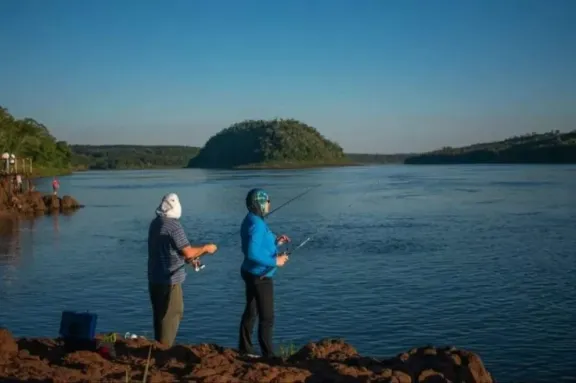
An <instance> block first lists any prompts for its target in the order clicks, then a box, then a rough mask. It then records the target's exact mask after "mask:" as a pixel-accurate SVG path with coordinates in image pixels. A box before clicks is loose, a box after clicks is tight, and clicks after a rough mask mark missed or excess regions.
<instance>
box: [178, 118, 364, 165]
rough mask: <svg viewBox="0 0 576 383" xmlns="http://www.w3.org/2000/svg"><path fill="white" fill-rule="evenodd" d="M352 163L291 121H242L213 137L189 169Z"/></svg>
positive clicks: (316, 134) (313, 131)
mask: <svg viewBox="0 0 576 383" xmlns="http://www.w3.org/2000/svg"><path fill="white" fill-rule="evenodd" d="M352 164H353V163H352V162H351V161H350V160H349V159H348V158H347V157H346V155H345V154H344V151H343V150H342V148H341V147H340V145H338V144H337V143H335V142H332V141H330V140H328V139H327V138H325V137H324V136H322V135H321V134H320V133H319V132H318V131H317V130H316V129H315V128H313V127H311V126H308V125H306V124H305V123H303V122H300V121H298V120H294V119H280V120H245V121H242V122H239V123H236V124H234V125H232V126H230V127H228V128H226V129H223V130H221V131H220V132H218V133H217V134H215V135H214V136H212V137H211V138H210V139H209V140H208V142H206V145H205V146H204V147H203V148H202V149H201V150H200V152H199V153H198V155H197V156H195V157H193V158H192V159H191V160H190V162H189V164H188V167H190V168H225V169H246V168H306V167H319V166H343V165H352Z"/></svg>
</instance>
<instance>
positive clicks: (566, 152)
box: [404, 130, 576, 164]
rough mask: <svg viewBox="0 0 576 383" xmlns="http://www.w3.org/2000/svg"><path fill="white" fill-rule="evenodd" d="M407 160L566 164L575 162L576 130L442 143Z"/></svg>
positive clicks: (457, 162)
mask: <svg viewBox="0 0 576 383" xmlns="http://www.w3.org/2000/svg"><path fill="white" fill-rule="evenodd" d="M404 163H406V164H481V163H488V164H489V163H509V164H546V163H549V164H568V163H576V130H573V131H571V132H568V133H561V132H560V131H558V130H554V131H551V132H548V133H530V134H525V135H522V136H515V137H511V138H508V139H506V140H503V141H495V142H488V143H480V144H474V145H470V146H464V147H461V148H451V147H445V148H442V149H439V150H435V151H432V152H428V153H422V154H418V155H415V156H410V157H408V158H406V160H405V161H404Z"/></svg>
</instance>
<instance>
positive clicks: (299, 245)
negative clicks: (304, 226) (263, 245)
mask: <svg viewBox="0 0 576 383" xmlns="http://www.w3.org/2000/svg"><path fill="white" fill-rule="evenodd" d="M380 181H381V180H378V182H377V185H379V184H380ZM369 191H371V189H369V190H366V191H365V192H364V193H362V195H361V197H363V196H364V195H365V194H366V193H368V192H369ZM359 200H360V198H358V199H356V200H354V201H352V202H351V203H350V204H349V205H348V206H346V208H345V209H344V210H349V209H350V208H351V207H352V206H353V205H354V204H355V203H357V202H358V201H359ZM342 214H344V211H341V212H340V214H339V215H338V218H341V216H342ZM329 224H330V222H328V224H326V225H323V226H321V227H322V229H324V228H326V227H328V226H329ZM320 231H321V230H320V229H319V228H316V231H315V232H314V233H313V234H312V235H309V236H308V237H306V238H305V239H304V240H303V241H302V242H300V244H298V246H296V247H295V248H293V249H291V250H288V251H286V252H284V253H285V254H287V255H292V254H293V253H294V252H296V251H297V250H299V249H301V248H302V247H304V246H305V245H306V244H307V243H308V242H310V241H311V240H312V239H313V238H314V237H316V236H317V235H318V233H319V232H320ZM269 271H270V270H268V271H267V272H269ZM265 274H266V273H265Z"/></svg>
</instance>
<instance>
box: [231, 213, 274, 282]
mask: <svg viewBox="0 0 576 383" xmlns="http://www.w3.org/2000/svg"><path fill="white" fill-rule="evenodd" d="M240 237H241V239H242V253H243V254H244V262H242V270H244V271H246V272H248V273H250V274H253V275H257V276H266V277H272V276H273V275H274V274H275V273H276V268H277V267H276V254H277V253H278V246H276V235H274V233H272V231H271V230H270V228H269V227H268V224H267V223H266V221H264V220H263V219H262V218H261V217H259V216H257V215H255V214H253V213H248V214H247V215H246V217H245V218H244V220H243V221H242V226H241V228H240Z"/></svg>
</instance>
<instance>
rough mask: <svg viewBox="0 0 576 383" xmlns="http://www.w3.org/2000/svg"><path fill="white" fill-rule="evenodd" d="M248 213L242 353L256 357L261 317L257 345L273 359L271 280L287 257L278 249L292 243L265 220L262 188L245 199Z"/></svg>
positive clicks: (266, 201)
mask: <svg viewBox="0 0 576 383" xmlns="http://www.w3.org/2000/svg"><path fill="white" fill-rule="evenodd" d="M246 207H247V208H248V214H247V215H246V217H245V218H244V221H242V226H241V228H240V236H241V240H242V253H243V254H244V262H242V266H241V275H242V279H243V280H244V284H245V287H246V308H245V309H244V314H243V315H242V321H241V323H240V342H239V351H240V352H241V353H244V354H249V355H251V354H253V352H254V351H253V346H252V339H251V338H252V329H253V327H254V322H255V319H256V316H257V315H258V316H259V319H260V320H259V324H258V343H259V344H260V349H261V351H262V356H264V357H267V358H269V357H274V348H273V344H272V328H273V326H274V285H273V282H272V277H273V275H274V274H275V273H276V269H277V268H278V267H282V266H284V264H285V263H286V262H287V261H288V255H287V254H285V253H282V254H278V248H279V246H282V245H283V244H284V243H286V242H288V241H290V239H289V238H288V237H287V236H285V235H281V236H278V237H276V235H274V233H272V231H270V228H269V227H268V224H267V223H266V222H265V221H264V217H265V216H266V214H268V213H269V212H270V198H269V197H268V194H267V193H266V192H265V191H264V190H262V189H252V190H250V192H249V193H248V195H247V196H246Z"/></svg>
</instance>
